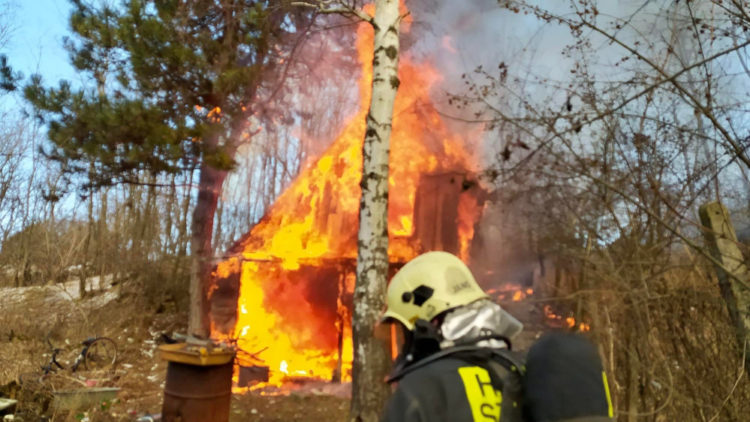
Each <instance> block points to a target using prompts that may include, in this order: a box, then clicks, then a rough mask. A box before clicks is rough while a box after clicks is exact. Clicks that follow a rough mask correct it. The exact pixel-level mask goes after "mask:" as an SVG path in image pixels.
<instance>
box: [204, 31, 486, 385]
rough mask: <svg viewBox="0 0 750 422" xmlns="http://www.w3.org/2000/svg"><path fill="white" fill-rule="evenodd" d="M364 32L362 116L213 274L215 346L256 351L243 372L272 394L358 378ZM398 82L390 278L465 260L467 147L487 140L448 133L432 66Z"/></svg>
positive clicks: (470, 204) (476, 193)
mask: <svg viewBox="0 0 750 422" xmlns="http://www.w3.org/2000/svg"><path fill="white" fill-rule="evenodd" d="M362 28H363V29H361V31H363V33H362V34H360V36H359V37H358V39H359V41H358V42H359V46H358V49H359V51H360V52H361V53H360V61H361V63H362V69H363V71H362V77H361V81H360V98H361V103H360V104H362V106H361V107H360V110H359V111H358V112H356V113H355V114H354V115H353V116H352V118H351V119H350V120H349V123H348V125H346V126H345V127H344V128H343V130H342V131H341V133H340V135H339V137H338V138H337V139H336V140H334V141H333V143H332V144H331V146H330V147H329V148H328V150H327V151H326V152H325V153H324V154H323V155H322V156H321V157H319V158H318V160H317V161H316V162H315V163H312V164H311V165H309V166H307V167H306V169H305V170H303V171H302V172H301V174H300V175H299V176H298V177H297V178H296V179H295V181H294V182H293V183H292V184H291V185H290V186H289V187H288V188H287V189H286V190H285V191H284V192H283V193H282V194H281V195H280V196H279V198H277V200H276V202H275V203H274V205H273V206H272V207H271V208H270V209H269V210H268V211H267V213H266V215H265V217H264V218H263V219H262V220H261V221H260V222H258V224H256V225H255V226H254V227H253V228H252V229H251V231H250V232H249V233H247V234H246V235H245V236H244V237H243V238H242V239H240V240H239V241H238V242H237V243H236V244H235V245H234V247H233V248H232V249H231V250H230V251H229V253H228V257H229V258H227V259H226V260H225V261H223V262H220V263H218V264H217V265H216V267H215V270H214V273H213V278H214V282H213V285H212V289H211V291H210V292H209V295H210V303H211V321H212V336H214V337H215V338H236V339H237V344H238V346H239V347H240V348H241V349H242V350H244V351H246V352H248V353H245V354H242V355H241V356H240V358H241V362H240V364H241V366H243V367H248V368H255V372H256V373H255V374H250V375H248V376H249V377H250V378H252V377H253V376H257V375H258V372H259V373H260V377H259V378H261V379H265V377H266V376H267V377H268V380H269V381H268V382H269V383H270V384H271V385H279V384H281V383H282V382H283V381H284V380H285V379H289V378H290V377H311V378H319V379H328V380H331V379H344V380H346V379H348V378H349V373H350V368H351V361H352V345H351V309H352V307H351V301H352V292H353V289H354V281H355V271H354V270H355V263H356V253H357V242H356V236H357V223H358V212H359V198H360V187H359V181H360V178H361V171H362V170H361V169H362V140H363V139H364V132H365V116H366V115H367V104H369V97H370V93H369V84H370V81H371V79H372V78H371V73H372V69H371V62H372V53H371V48H372V34H371V32H370V33H369V36H368V33H367V29H368V28H366V26H364V27H362ZM368 48H369V49H370V51H369V52H368ZM400 79H401V85H400V88H399V93H398V96H397V98H396V103H395V109H394V121H393V128H392V135H391V156H390V177H389V189H390V194H389V215H388V226H389V229H388V231H389V233H388V234H389V240H390V242H389V250H388V253H389V257H390V260H391V270H392V272H393V271H395V270H396V269H397V268H398V267H400V265H402V264H403V263H404V262H406V261H408V260H409V259H411V258H413V257H415V256H416V255H418V254H419V253H421V252H423V251H427V250H444V251H449V252H453V253H455V254H457V255H458V256H460V257H462V258H463V259H464V260H467V259H468V258H469V254H470V247H471V242H472V239H473V237H474V228H475V225H476V223H477V221H478V220H479V217H480V214H481V210H482V206H483V201H484V193H483V192H482V190H481V188H480V187H479V185H478V184H477V183H476V180H475V179H474V178H473V176H472V172H471V169H472V168H474V167H475V166H474V162H473V161H474V158H473V157H472V155H471V154H470V153H469V150H468V147H467V146H468V145H471V144H472V143H475V141H476V139H475V138H478V136H479V131H478V130H477V131H474V132H472V131H464V132H462V133H460V134H459V133H456V132H454V131H452V130H451V129H450V128H449V127H448V126H447V125H446V124H445V122H443V120H442V118H441V117H440V115H439V114H438V113H437V111H436V110H435V108H434V107H433V106H432V102H431V100H430V96H429V92H430V87H431V86H432V84H433V83H434V82H435V81H437V80H438V79H439V78H438V76H437V74H436V72H435V71H434V70H433V69H432V68H431V67H430V66H429V65H425V64H418V63H414V62H413V61H411V60H409V58H408V57H403V58H402V60H401V64H400ZM258 368H260V369H258ZM265 368H267V370H266V369H265ZM241 375H242V374H241ZM246 375H247V374H246ZM240 378H242V376H241V377H240ZM240 384H244V383H243V382H241V383H240Z"/></svg>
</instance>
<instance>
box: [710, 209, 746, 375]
mask: <svg viewBox="0 0 750 422" xmlns="http://www.w3.org/2000/svg"><path fill="white" fill-rule="evenodd" d="M699 214H700V218H701V223H702V224H703V226H704V228H705V229H704V231H703V233H704V236H705V238H706V242H707V244H708V247H709V250H710V253H711V255H712V256H713V257H714V258H715V259H716V261H717V263H715V264H716V265H715V266H716V273H717V276H718V278H719V288H720V290H721V295H722V296H723V298H724V301H725V302H726V304H727V308H728V309H729V315H730V317H731V318H732V322H733V323H734V325H735V329H736V333H737V340H738V344H739V345H740V349H741V350H743V353H744V355H745V370H746V371H748V373H750V350H747V349H748V348H750V344H748V341H749V340H750V288H748V286H750V271H749V270H748V267H747V265H746V264H745V259H744V257H743V255H742V251H741V250H740V248H739V246H738V242H737V234H736V233H735V231H734V227H732V221H731V220H730V218H729V212H728V211H727V209H726V207H724V206H723V205H722V204H720V203H719V202H710V203H707V204H704V205H702V206H701V207H700V210H699ZM719 264H720V265H719Z"/></svg>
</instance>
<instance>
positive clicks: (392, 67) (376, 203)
mask: <svg viewBox="0 0 750 422" xmlns="http://www.w3.org/2000/svg"><path fill="white" fill-rule="evenodd" d="M371 22H372V24H373V26H374V28H375V46H374V47H375V48H374V52H375V56H374V58H373V80H372V99H371V103H370V112H369V114H368V115H367V130H366V132H365V140H364V146H363V150H362V152H363V154H362V156H363V160H364V162H363V168H362V181H361V183H360V186H361V187H362V197H361V199H360V207H359V210H360V212H359V233H358V237H357V247H358V253H357V283H356V287H355V289H354V314H353V316H352V334H353V341H354V363H353V367H352V378H353V379H352V381H353V382H352V404H351V410H350V414H349V420H350V421H351V422H377V421H378V420H379V419H380V413H381V411H382V409H383V406H384V404H385V401H386V400H387V398H388V393H389V388H388V386H387V385H386V383H385V382H384V381H385V377H386V375H387V373H388V370H389V367H390V364H391V360H390V356H389V353H388V350H389V348H388V345H387V344H386V343H385V342H384V341H383V338H382V337H381V336H378V335H377V333H376V328H377V324H378V318H379V316H380V313H381V312H382V310H383V305H384V299H385V289H386V276H387V273H388V155H389V151H390V146H389V143H390V136H391V121H392V119H393V103H394V100H395V98H396V92H397V91H398V85H399V79H398V53H399V38H398V35H399V22H400V16H399V2H398V0H377V1H375V17H374V20H372V21H371Z"/></svg>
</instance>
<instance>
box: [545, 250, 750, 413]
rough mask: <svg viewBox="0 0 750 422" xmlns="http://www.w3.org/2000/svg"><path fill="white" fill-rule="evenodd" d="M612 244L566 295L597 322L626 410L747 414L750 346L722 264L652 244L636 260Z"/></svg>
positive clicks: (617, 396) (616, 394) (620, 407)
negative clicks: (726, 294)
mask: <svg viewBox="0 0 750 422" xmlns="http://www.w3.org/2000/svg"><path fill="white" fill-rule="evenodd" d="M608 252H610V251H606V250H605V251H601V252H600V253H598V254H592V255H590V256H589V257H588V259H587V260H586V261H585V265H584V267H585V268H587V269H586V270H585V271H584V272H583V273H578V274H576V276H577V280H576V281H578V282H581V281H584V280H583V279H582V278H581V277H580V276H581V274H584V275H585V284H586V285H585V286H573V287H574V290H572V291H569V293H573V292H577V293H574V294H573V295H572V296H568V297H567V299H564V300H562V302H564V303H566V304H567V305H568V306H569V308H570V309H578V310H579V318H583V319H584V320H589V321H591V325H592V334H593V336H594V337H595V339H596V341H597V343H599V345H600V350H601V352H602V355H603V357H604V360H605V367H606V369H607V371H608V372H609V377H610V384H611V389H612V394H613V399H614V401H615V407H616V410H617V414H618V415H619V418H621V420H628V421H631V420H653V421H672V420H681V421H685V422H687V421H741V420H745V418H746V415H747V414H748V412H750V383H749V382H748V381H747V373H746V372H745V368H744V366H743V362H744V360H743V350H740V349H739V347H738V343H737V340H736V337H735V332H734V328H733V327H734V326H733V324H732V322H731V320H730V318H729V314H728V311H727V308H726V304H725V303H724V301H723V299H722V297H721V296H720V292H719V288H718V282H717V280H716V279H715V277H713V276H712V274H713V272H712V269H711V268H708V267H707V266H704V265H696V264H695V263H694V262H692V261H691V259H689V258H688V257H686V256H684V255H682V256H678V257H677V258H672V259H668V258H664V257H663V256H660V255H659V254H653V251H649V250H648V248H639V250H638V252H637V253H634V254H632V255H630V256H628V257H627V258H628V259H623V258H625V257H624V256H623V255H619V256H617V258H618V259H613V257H612V256H611V255H610V254H609V253H608ZM649 252H652V253H651V254H649ZM558 293H562V292H558ZM563 296H565V295H563Z"/></svg>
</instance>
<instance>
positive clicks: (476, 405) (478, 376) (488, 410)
mask: <svg viewBox="0 0 750 422" xmlns="http://www.w3.org/2000/svg"><path fill="white" fill-rule="evenodd" d="M458 374H459V375H460V376H461V380H462V381H463V382H464V389H465V390H466V397H467V398H468V399H469V407H471V415H472V417H473V418H474V422H487V421H494V422H499V421H500V405H501V404H502V402H503V395H502V393H501V392H500V391H498V390H495V387H493V385H492V380H491V379H490V374H489V372H487V370H486V369H484V368H480V367H478V366H467V367H463V368H458Z"/></svg>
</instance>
